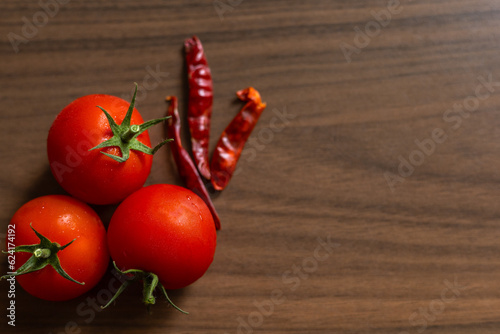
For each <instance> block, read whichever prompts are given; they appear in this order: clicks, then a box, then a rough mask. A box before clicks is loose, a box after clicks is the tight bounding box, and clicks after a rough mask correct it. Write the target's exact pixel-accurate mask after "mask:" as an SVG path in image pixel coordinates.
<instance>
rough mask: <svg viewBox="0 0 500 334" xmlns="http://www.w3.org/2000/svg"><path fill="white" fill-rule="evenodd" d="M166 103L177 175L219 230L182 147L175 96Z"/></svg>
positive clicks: (208, 196)
mask: <svg viewBox="0 0 500 334" xmlns="http://www.w3.org/2000/svg"><path fill="white" fill-rule="evenodd" d="M167 101H170V105H169V107H168V112H167V114H168V116H170V118H169V119H168V123H167V124H168V125H167V133H168V137H169V138H173V139H174V141H173V143H172V144H173V145H171V151H172V155H173V156H174V160H175V164H176V165H177V170H178V172H179V175H180V177H181V179H182V180H183V181H184V183H185V184H186V187H187V188H188V189H190V190H192V191H193V192H194V193H195V194H196V195H198V196H200V197H201V199H203V201H205V203H206V204H207V206H208V208H209V210H210V212H211V213H212V216H213V218H214V222H215V229H217V230H220V219H219V215H218V214H217V211H215V207H214V204H213V203H212V200H211V199H210V195H209V194H208V191H207V189H206V187H205V185H204V184H203V180H202V178H201V177H200V175H199V174H198V171H197V170H196V166H195V164H194V163H193V160H191V156H190V155H189V153H188V151H186V150H185V149H184V147H182V142H181V122H180V120H179V112H178V111H177V98H176V97H175V96H168V97H167Z"/></svg>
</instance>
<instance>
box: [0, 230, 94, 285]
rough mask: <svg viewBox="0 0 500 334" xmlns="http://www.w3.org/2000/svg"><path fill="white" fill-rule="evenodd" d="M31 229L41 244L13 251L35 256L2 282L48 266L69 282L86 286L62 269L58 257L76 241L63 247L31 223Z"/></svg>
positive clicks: (6, 276)
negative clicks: (59, 253)
mask: <svg viewBox="0 0 500 334" xmlns="http://www.w3.org/2000/svg"><path fill="white" fill-rule="evenodd" d="M30 227H31V229H32V230H33V232H35V234H36V236H37V237H38V238H39V239H40V243H38V244H36V245H20V246H16V247H15V248H14V249H13V251H14V252H26V253H31V254H33V255H32V256H31V257H30V258H29V259H28V260H27V261H26V262H25V263H24V264H23V265H22V266H20V267H19V268H18V269H17V271H16V272H14V273H11V274H7V275H4V276H2V277H0V280H2V279H6V278H9V277H12V276H19V275H24V274H29V273H32V272H35V271H38V270H42V269H43V268H45V267H46V266H49V265H50V266H51V267H52V268H54V270H55V271H56V272H57V273H58V274H59V275H61V276H62V277H64V278H66V279H67V280H69V281H71V282H74V283H77V284H80V285H84V284H85V283H84V282H78V281H77V280H75V279H74V278H72V277H71V276H69V274H68V273H67V272H66V271H64V269H63V268H62V267H61V263H60V262H59V257H58V255H57V253H58V252H60V251H62V250H64V249H65V248H66V247H68V246H69V245H71V244H72V243H73V242H74V241H75V240H76V239H73V240H72V241H70V242H68V243H67V244H66V245H64V246H61V245H60V244H59V243H57V242H52V241H50V240H49V239H47V238H46V237H45V236H43V235H42V234H40V233H38V232H37V230H35V229H34V228H33V226H32V224H31V223H30Z"/></svg>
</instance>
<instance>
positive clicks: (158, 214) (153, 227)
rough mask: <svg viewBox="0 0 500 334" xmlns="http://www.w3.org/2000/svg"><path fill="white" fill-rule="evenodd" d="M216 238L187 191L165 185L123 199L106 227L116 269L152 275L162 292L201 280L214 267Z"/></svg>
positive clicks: (202, 210)
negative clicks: (139, 271) (136, 270)
mask: <svg viewBox="0 0 500 334" xmlns="http://www.w3.org/2000/svg"><path fill="white" fill-rule="evenodd" d="M216 237H217V235H216V231H215V227H214V221H213V218H212V215H211V213H210V210H209V209H208V207H207V206H206V204H205V202H203V200H202V199H201V198H200V197H198V196H197V195H196V194H194V193H193V192H192V191H190V190H188V189H186V188H183V187H179V186H175V185H167V184H156V185H151V186H148V187H144V188H142V189H141V190H139V191H137V192H135V193H133V194H132V195H130V196H129V197H127V198H126V199H125V200H124V201H123V202H122V203H121V204H120V205H119V206H118V208H117V210H116V211H115V213H114V215H113V217H112V218H111V222H110V224H109V227H108V246H109V250H110V253H111V258H112V259H113V260H114V261H115V262H116V264H117V266H118V268H120V269H122V270H126V269H140V270H143V271H146V272H152V273H154V274H156V275H158V278H159V280H160V283H161V284H162V285H163V286H164V287H165V288H166V289H179V288H183V287H185V286H187V285H189V284H191V283H193V282H195V281H196V280H197V279H198V278H200V277H201V276H203V274H204V273H205V272H206V271H207V269H208V267H209V266H210V264H211V263H212V261H213V257H214V253H215V247H216Z"/></svg>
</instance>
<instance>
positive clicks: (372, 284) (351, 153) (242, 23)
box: [0, 0, 500, 334]
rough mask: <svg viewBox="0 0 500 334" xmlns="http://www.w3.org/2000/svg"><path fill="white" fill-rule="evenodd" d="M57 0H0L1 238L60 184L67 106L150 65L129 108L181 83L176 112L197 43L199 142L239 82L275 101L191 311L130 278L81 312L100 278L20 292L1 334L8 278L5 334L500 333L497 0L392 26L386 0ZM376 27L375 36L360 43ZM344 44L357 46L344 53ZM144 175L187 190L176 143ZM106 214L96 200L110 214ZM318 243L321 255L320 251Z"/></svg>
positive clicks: (235, 185)
mask: <svg viewBox="0 0 500 334" xmlns="http://www.w3.org/2000/svg"><path fill="white" fill-rule="evenodd" d="M42 2H43V1H42ZM61 2H63V1H62V0H61ZM64 2H67V3H65V4H58V5H57V7H54V6H52V7H50V8H52V11H56V9H57V13H55V15H54V16H53V17H49V18H48V20H47V22H46V24H45V22H44V16H43V9H41V7H40V5H39V3H38V1H27V0H22V1H21V0H2V1H1V2H0V36H1V38H2V43H1V44H0V57H1V58H0V59H1V65H0V73H1V76H0V82H1V85H0V102H1V104H0V106H1V109H0V152H1V159H2V162H1V164H0V196H1V199H0V209H1V210H0V220H1V226H0V227H1V229H2V230H3V232H5V229H6V226H7V224H8V222H9V219H10V217H11V216H12V215H13V214H14V212H15V211H16V210H17V209H18V208H19V207H20V206H21V205H22V204H23V203H25V202H26V201H28V200H30V199H32V198H34V197H36V196H41V195H47V194H55V193H64V192H63V190H62V189H61V188H60V187H59V186H58V184H57V183H56V182H55V180H54V178H53V177H52V175H51V174H50V171H49V169H48V163H47V158H46V144H45V140H46V137H47V132H48V129H49V127H50V125H51V123H52V121H53V120H54V118H55V116H56V115H57V114H58V112H59V111H60V110H61V109H62V108H63V107H64V106H66V105H67V104H68V103H69V102H71V101H72V100H74V99H75V98H77V97H79V96H83V95H87V94H93V93H106V94H112V95H117V96H123V97H125V98H130V95H131V91H132V88H133V82H134V81H136V82H138V83H139V85H141V84H142V83H143V81H144V79H145V78H146V77H147V76H148V75H149V74H148V73H149V72H151V71H153V72H155V71H157V73H159V75H158V80H157V82H156V83H157V84H156V85H154V86H155V87H154V88H153V89H150V90H144V91H142V95H140V101H139V102H138V109H139V111H140V112H141V113H142V114H143V116H144V118H147V119H150V118H156V117H160V116H162V115H163V114H164V113H165V103H164V97H165V96H166V95H177V96H178V97H179V98H180V110H181V112H183V113H184V112H185V110H186V79H185V70H184V63H183V56H182V45H183V41H184V39H186V38H188V37H190V36H192V35H193V34H196V35H198V36H199V37H200V39H201V40H202V42H203V43H204V46H205V50H206V53H207V55H208V60H209V63H210V66H211V69H212V73H213V79H214V87H215V88H214V89H215V100H214V113H213V118H212V127H211V130H212V137H211V139H210V144H211V149H213V147H214V145H215V143H216V141H217V139H218V136H219V134H220V133H221V131H222V130H223V129H224V127H225V126H226V125H227V124H228V123H229V121H230V120H231V119H232V117H233V116H234V115H235V114H236V113H237V111H238V110H239V108H240V107H241V103H239V102H237V101H235V95H234V93H235V91H236V90H239V89H242V88H244V87H247V86H250V85H251V86H254V87H256V88H257V89H258V90H259V91H260V92H261V94H262V96H263V100H264V101H266V102H267V105H268V107H267V109H266V111H265V112H264V114H263V115H262V117H261V120H260V121H259V124H258V126H257V127H256V129H255V131H254V133H253V134H252V142H250V143H248V145H247V147H246V153H245V155H244V157H243V158H242V160H241V161H240V163H239V169H240V173H239V174H238V175H236V176H235V177H234V178H233V180H232V181H231V183H230V185H229V187H228V188H227V189H226V190H224V191H223V192H222V193H220V194H218V195H215V194H214V202H215V206H216V207H217V209H218V211H219V213H220V216H221V219H222V230H221V231H220V232H219V233H218V248H217V252H216V256H215V259H214V262H213V265H212V266H211V267H210V269H209V271H208V272H207V273H206V275H205V276H204V277H203V278H202V279H200V280H199V281H198V282H196V283H195V284H193V285H192V286H190V287H188V288H185V289H183V290H180V291H173V292H171V297H172V299H173V300H174V301H175V302H176V303H177V304H178V305H179V306H180V307H182V308H184V309H186V310H188V311H190V312H191V314H190V315H188V316H185V315H183V314H180V313H178V312H176V311H175V310H173V309H172V308H170V307H168V306H167V303H166V302H165V301H164V300H162V299H161V298H159V302H158V304H157V305H155V306H154V307H153V308H152V314H148V313H147V311H146V309H145V308H144V307H143V305H141V302H140V296H139V295H140V289H139V288H138V287H137V288H132V289H131V290H130V291H127V292H125V293H124V294H123V295H122V296H121V297H120V298H119V299H118V301H117V303H116V305H114V306H112V307H110V308H109V309H106V310H104V311H102V312H98V311H92V310H93V308H92V306H91V303H92V300H98V299H99V298H100V299H101V300H102V299H103V298H105V296H106V294H105V290H106V288H107V286H108V284H109V282H110V280H111V279H112V276H111V275H107V276H105V277H104V278H103V281H102V283H101V284H100V285H99V286H97V287H96V288H94V289H93V290H92V291H90V292H89V293H88V294H86V295H85V296H82V297H80V298H77V299H75V300H72V301H68V302H62V303H56V302H46V301H42V300H38V299H35V298H33V297H31V296H30V295H28V294H26V293H25V292H24V291H23V290H22V288H21V287H20V286H17V290H16V298H15V301H16V327H15V328H13V327H10V326H8V325H7V318H6V314H7V311H6V309H5V308H6V305H7V303H8V302H9V299H8V298H7V288H8V284H7V283H6V282H5V281H4V282H2V283H1V284H0V300H1V302H2V304H1V305H2V307H1V311H0V323H1V329H0V331H1V332H2V333H45V334H49V333H52V334H56V333H115V332H119V333H217V334H224V333H228V334H232V333H276V334H278V333H356V334H360V333H370V334H375V333H389V334H391V333H394V334H408V333H410V334H413V333H426V334H431V333H455V334H465V333H498V332H499V331H500V320H499V319H500V245H499V243H498V240H499V239H500V206H499V203H498V202H499V200H500V189H499V185H500V168H499V167H500V113H499V110H500V109H499V108H500V47H499V45H500V44H499V43H500V2H498V1H494V0H443V1H433V0H413V1H410V0H401V2H400V6H399V7H397V13H393V14H392V15H391V18H390V19H389V18H388V17H387V16H385V17H383V16H381V17H382V18H383V19H384V20H385V21H386V22H383V23H384V24H383V25H385V26H384V27H381V26H380V25H377V24H374V22H375V19H374V17H373V15H372V12H376V13H380V12H381V11H386V12H387V10H388V8H391V9H394V8H392V6H393V2H394V1H386V0H370V1H361V0H354V1H340V0H324V1H284V0H282V1H278V0H272V1H271V0H254V1H251V0H245V1H229V0H221V1H219V2H213V1H211V0H207V1H180V0H175V1H160V0H154V1H153V0H152V1H130V0H123V1H96V0H89V1H84V0H71V1H67V0H65V1H64ZM44 3H54V1H53V0H51V1H49V0H47V1H46V2H44ZM215 4H218V5H219V6H220V7H219V9H218V10H219V12H218V11H217V9H216V7H215ZM224 4H225V5H224ZM40 13H42V14H40ZM23 17H25V18H26V20H27V21H28V22H30V21H32V20H33V18H34V17H35V19H38V20H40V21H38V22H39V25H40V26H39V27H38V28H37V31H36V33H33V31H31V32H30V31H29V30H27V29H26V28H25V31H24V33H28V35H29V36H28V37H29V38H27V43H24V44H20V45H19V52H18V53H16V52H14V50H13V47H12V45H11V43H10V42H9V40H8V35H9V33H11V32H12V33H15V34H17V35H20V36H22V35H23V30H22V29H23V25H25V24H26V23H24V21H23ZM367 27H368V28H369V29H372V30H371V31H369V34H370V35H371V37H368V38H367V37H364V38H363V37H360V36H361V35H360V36H358V37H357V35H359V34H360V33H359V32H357V31H365V28H367ZM30 33H31V35H30ZM32 35H33V36H32ZM11 36H12V35H11ZM25 36H26V35H25ZM347 45H351V46H352V47H355V46H356V45H357V46H358V48H357V50H356V52H354V53H352V54H351V57H350V58H351V62H348V61H347V59H346V57H345V55H344V53H343V52H342V49H341V48H342V47H344V48H346V47H347ZM351 51H352V49H351ZM488 81H490V82H491V83H490V84H488V83H487V82H488ZM485 83H486V84H485ZM143 86H144V85H143ZM477 93H478V94H479V96H480V97H481V99H478V98H477V97H476V94H477ZM467 108H468V109H469V110H471V112H469V111H467ZM184 115H185V114H184ZM279 115H281V117H282V118H283V117H284V120H283V119H280V118H279ZM283 115H286V117H285V116H283ZM436 129H438V130H436ZM439 129H441V133H439V132H440V130H439ZM433 132H434V137H435V138H434V137H433ZM150 134H151V136H152V140H153V141H154V142H157V141H159V140H160V139H161V138H163V137H164V136H165V131H164V129H162V127H156V128H154V129H152V130H151V131H150ZM433 138H434V140H433ZM185 139H187V137H185ZM431 140H433V141H432V142H431ZM417 142H421V143H424V144H425V145H427V146H425V147H424V148H425V150H426V151H427V152H426V153H422V149H421V148H419V146H418V144H417ZM403 160H404V161H407V162H406V163H405V162H401V161H403ZM407 164H413V165H415V166H409V165H407ZM400 165H401V166H400ZM403 165H406V166H403ZM398 169H400V170H398ZM410 174H411V175H410ZM387 177H389V179H390V180H391V185H389V183H388V181H387ZM154 183H174V184H180V180H179V178H178V176H177V173H176V169H175V166H174V165H173V163H172V160H171V156H170V152H169V150H168V149H163V150H161V152H159V153H158V154H157V156H156V157H155V160H154V165H153V170H152V173H151V175H150V178H149V179H148V182H147V184H154ZM112 209H113V208H110V207H96V210H97V211H98V212H99V213H100V214H101V215H102V217H103V220H104V222H105V223H106V224H107V222H108V220H109V217H110V215H111V214H112ZM328 237H329V238H330V240H331V244H332V248H331V254H329V253H325V252H322V253H318V251H319V249H318V247H319V245H320V242H319V241H318V238H320V239H322V240H325V239H327V238H328ZM1 243H2V247H5V246H4V244H5V239H2V240H1ZM317 249H318V251H316V250H317ZM315 255H316V258H315ZM318 256H321V258H320V259H318ZM0 269H1V271H2V272H5V271H6V269H7V268H6V257H5V256H4V255H2V257H1V266H0ZM103 291H104V292H103ZM280 293H281V294H282V295H281V297H280V299H279V301H277V300H276V298H274V299H273V297H276V296H275V294H280ZM273 300H274V301H275V302H276V301H277V302H278V303H274V304H272V305H273V306H272V308H271V307H270V306H269V305H270V303H272V302H273ZM257 305H265V307H266V308H265V309H259V307H258V306H257Z"/></svg>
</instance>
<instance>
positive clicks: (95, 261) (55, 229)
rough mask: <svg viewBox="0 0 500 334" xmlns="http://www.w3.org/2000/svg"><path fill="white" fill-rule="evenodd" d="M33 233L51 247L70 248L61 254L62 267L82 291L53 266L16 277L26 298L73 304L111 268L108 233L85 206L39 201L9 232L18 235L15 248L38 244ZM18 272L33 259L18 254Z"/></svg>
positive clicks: (62, 199)
mask: <svg viewBox="0 0 500 334" xmlns="http://www.w3.org/2000/svg"><path fill="white" fill-rule="evenodd" d="M30 223H31V224H32V227H33V228H34V229H35V230H36V231H37V232H38V233H40V234H42V235H43V236H45V237H46V238H48V239H49V240H50V241H51V242H57V243H59V244H60V245H66V244H67V243H69V242H70V241H71V240H73V239H76V240H75V241H74V242H73V243H71V244H70V245H69V246H68V247H66V248H64V249H62V250H60V251H59V252H57V253H56V254H57V256H58V257H59V261H60V264H61V267H62V268H63V270H64V271H66V273H67V274H68V275H69V276H71V278H73V279H75V280H77V281H78V282H83V283H85V285H80V284H77V283H74V282H71V281H69V280H67V279H66V278H64V277H62V276H60V275H59V274H58V273H57V272H56V271H55V270H54V269H53V268H52V267H51V266H50V265H47V266H46V267H45V268H43V269H41V270H39V271H35V272H32V273H28V274H23V275H19V276H16V279H17V281H18V282H19V284H20V285H21V286H22V287H23V289H24V290H26V291H27V292H28V293H30V294H32V295H33V296H35V297H38V298H42V299H46V300H57V301H60V300H69V299H72V298H75V297H78V296H80V295H81V294H83V293H85V292H86V291H88V290H90V289H92V288H93V287H94V286H95V285H96V284H97V283H98V282H99V280H100V279H101V278H102V276H103V275H104V273H105V272H106V269H107V267H108V263H109V253H108V249H107V245H106V230H105V228H104V226H103V224H102V222H101V219H100V218H99V216H98V215H97V214H96V213H95V211H94V210H92V209H91V208H90V207H89V206H88V205H87V204H85V203H83V202H81V201H79V200H77V199H74V198H71V197H69V196H63V195H49V196H42V197H38V198H35V199H33V200H31V201H29V202H28V203H26V204H24V205H23V206H22V207H21V208H19V210H18V211H17V212H16V213H15V214H14V216H13V217H12V220H11V222H10V224H11V225H9V228H12V225H13V229H14V231H15V234H14V236H15V239H14V244H15V245H16V246H20V245H33V244H38V243H40V239H39V238H38V237H37V235H36V234H35V232H34V231H33V230H32V229H31V227H30ZM14 255H15V270H17V269H18V268H19V267H20V266H21V265H23V264H24V263H25V262H26V261H27V260H28V259H29V258H30V257H31V256H32V254H30V253H24V252H16V253H14Z"/></svg>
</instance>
